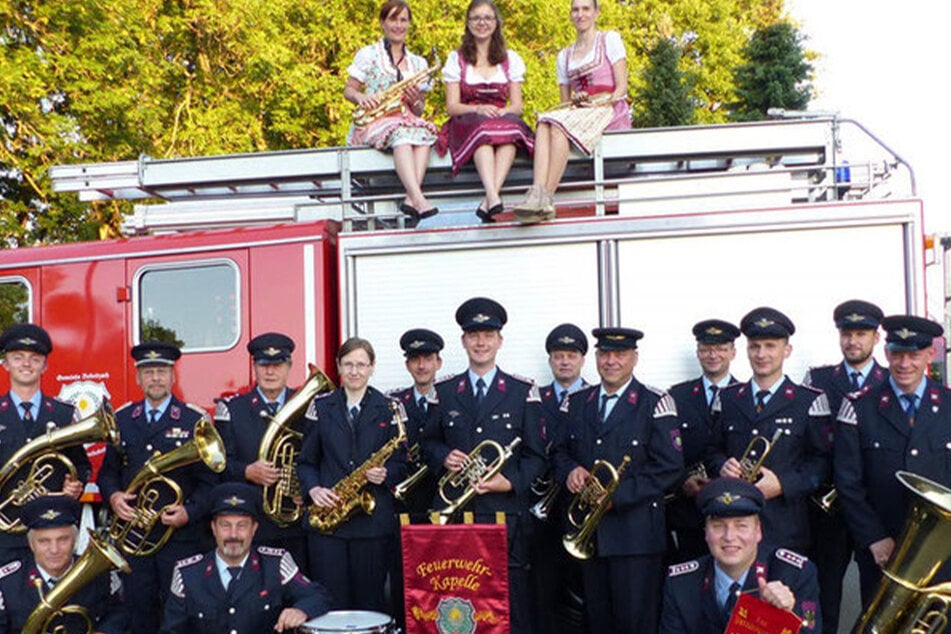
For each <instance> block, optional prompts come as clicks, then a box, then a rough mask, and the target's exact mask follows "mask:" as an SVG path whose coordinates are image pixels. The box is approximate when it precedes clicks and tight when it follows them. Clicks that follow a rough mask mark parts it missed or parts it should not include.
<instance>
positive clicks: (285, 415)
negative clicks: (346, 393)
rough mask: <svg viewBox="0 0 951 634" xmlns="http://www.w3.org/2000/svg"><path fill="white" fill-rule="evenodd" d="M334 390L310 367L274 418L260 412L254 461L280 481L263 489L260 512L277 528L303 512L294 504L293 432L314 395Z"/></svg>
mask: <svg viewBox="0 0 951 634" xmlns="http://www.w3.org/2000/svg"><path fill="white" fill-rule="evenodd" d="M333 389H334V384H333V381H331V380H330V379H329V378H327V375H326V374H324V373H323V372H322V371H321V370H320V368H318V367H317V366H315V365H311V366H310V375H309V376H308V377H307V381H305V382H304V385H302V386H301V387H300V389H299V390H297V391H296V392H295V393H294V395H293V396H291V397H290V398H289V399H287V401H286V402H285V403H284V406H283V407H281V409H280V410H278V412H277V413H276V414H274V416H268V415H267V414H266V413H263V412H262V416H264V417H265V418H266V419H267V420H268V425H267V429H265V430H264V435H263V436H262V437H261V444H260V446H259V448H258V460H263V461H265V462H268V463H270V464H272V465H273V466H274V467H276V468H277V469H278V470H280V472H281V475H280V480H278V481H277V482H276V483H274V484H268V485H264V491H263V496H264V498H263V503H262V508H263V510H264V513H265V515H267V516H268V517H270V518H271V519H272V520H273V521H274V523H275V524H277V525H278V526H289V525H290V524H293V523H295V522H297V521H298V520H300V518H301V515H303V512H304V508H303V506H302V505H301V504H298V503H297V502H295V501H294V499H295V498H299V497H300V495H301V490H300V480H299V479H298V478H297V456H298V455H299V454H300V448H301V442H302V440H303V433H302V432H301V431H300V430H299V429H297V427H298V425H299V421H300V419H301V417H302V416H303V415H304V412H306V411H307V406H308V405H309V404H310V402H311V400H312V399H313V398H314V397H315V396H317V395H318V394H322V393H324V392H329V391H331V390H333Z"/></svg>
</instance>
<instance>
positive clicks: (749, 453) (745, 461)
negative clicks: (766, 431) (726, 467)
mask: <svg viewBox="0 0 951 634" xmlns="http://www.w3.org/2000/svg"><path fill="white" fill-rule="evenodd" d="M782 435H783V430H782V429H777V430H776V433H775V434H773V438H772V440H766V438H765V437H764V436H753V438H751V439H750V443H749V444H748V445H747V446H746V451H744V452H743V457H742V458H740V471H741V472H742V475H741V476H740V477H741V478H743V479H744V480H746V481H747V482H756V481H757V480H759V477H760V470H761V469H762V468H763V463H764V462H766V456H768V455H769V452H771V451H772V450H773V447H774V446H775V445H776V441H777V440H779V437H780V436H782ZM757 451H758V452H759V454H760V455H759V458H758V459H757V458H756V454H757Z"/></svg>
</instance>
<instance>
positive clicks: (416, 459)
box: [393, 443, 429, 502]
mask: <svg viewBox="0 0 951 634" xmlns="http://www.w3.org/2000/svg"><path fill="white" fill-rule="evenodd" d="M420 451H422V450H421V449H420V446H419V443H416V444H415V445H413V446H412V447H410V448H409V449H408V450H407V452H406V456H407V461H408V462H410V463H411V464H413V465H415V466H416V470H415V471H413V473H412V474H410V476H409V477H407V478H406V479H405V480H403V481H402V482H400V483H399V484H397V485H396V486H395V487H393V497H395V498H396V499H397V500H399V501H401V502H403V501H405V500H406V496H407V495H409V492H410V491H412V490H413V489H415V488H416V487H417V486H418V485H419V483H420V482H422V481H423V480H424V479H426V476H427V475H428V474H429V467H428V466H427V465H426V464H424V463H423V462H422V457H421V456H420Z"/></svg>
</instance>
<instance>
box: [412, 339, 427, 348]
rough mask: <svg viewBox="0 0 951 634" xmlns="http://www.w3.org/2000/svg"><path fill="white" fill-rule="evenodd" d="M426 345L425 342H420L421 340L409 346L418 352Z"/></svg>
mask: <svg viewBox="0 0 951 634" xmlns="http://www.w3.org/2000/svg"><path fill="white" fill-rule="evenodd" d="M424 345H426V342H425V341H420V340H419V339H417V340H416V341H414V342H413V343H411V344H409V347H410V348H412V349H413V350H416V349H417V348H422V347H423V346H424Z"/></svg>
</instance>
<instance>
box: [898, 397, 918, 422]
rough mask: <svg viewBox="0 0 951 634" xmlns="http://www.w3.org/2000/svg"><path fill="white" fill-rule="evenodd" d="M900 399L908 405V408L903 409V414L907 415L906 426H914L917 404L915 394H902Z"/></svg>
mask: <svg viewBox="0 0 951 634" xmlns="http://www.w3.org/2000/svg"><path fill="white" fill-rule="evenodd" d="M901 397H902V399H904V401H905V402H906V403H907V404H908V407H907V408H906V409H905V414H907V415H908V424H909V425H914V424H915V415H916V414H917V413H918V408H917V407H916V405H917V402H918V395H917V394H902V395H901Z"/></svg>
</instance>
